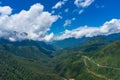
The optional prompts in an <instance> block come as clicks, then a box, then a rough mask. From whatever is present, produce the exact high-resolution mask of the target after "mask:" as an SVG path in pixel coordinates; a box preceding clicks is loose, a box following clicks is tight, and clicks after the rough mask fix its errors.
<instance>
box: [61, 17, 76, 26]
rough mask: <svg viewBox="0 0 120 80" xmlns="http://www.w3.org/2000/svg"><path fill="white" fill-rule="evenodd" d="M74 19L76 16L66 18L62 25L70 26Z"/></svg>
mask: <svg viewBox="0 0 120 80" xmlns="http://www.w3.org/2000/svg"><path fill="white" fill-rule="evenodd" d="M75 20H76V18H72V19H67V20H65V23H64V25H63V26H64V27H66V26H70V25H71V23H72V21H75Z"/></svg>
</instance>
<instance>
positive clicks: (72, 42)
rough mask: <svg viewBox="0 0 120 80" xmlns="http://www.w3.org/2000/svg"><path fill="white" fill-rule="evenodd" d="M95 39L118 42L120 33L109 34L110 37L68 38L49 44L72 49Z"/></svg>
mask: <svg viewBox="0 0 120 80" xmlns="http://www.w3.org/2000/svg"><path fill="white" fill-rule="evenodd" d="M97 37H101V38H103V39H105V40H108V41H111V42H112V41H115V40H120V33H116V34H111V35H106V36H105V35H100V36H95V37H83V38H78V39H75V38H68V39H65V40H59V41H54V42H52V43H51V44H52V45H54V46H56V47H57V48H62V49H63V48H68V47H69V48H74V47H77V46H80V45H81V44H83V43H86V42H87V41H89V40H91V39H94V38H97Z"/></svg>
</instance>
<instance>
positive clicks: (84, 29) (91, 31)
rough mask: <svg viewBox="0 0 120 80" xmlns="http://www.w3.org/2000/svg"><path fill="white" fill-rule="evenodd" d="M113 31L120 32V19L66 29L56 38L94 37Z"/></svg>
mask: <svg viewBox="0 0 120 80" xmlns="http://www.w3.org/2000/svg"><path fill="white" fill-rule="evenodd" d="M113 33H120V19H112V20H110V21H107V22H105V23H104V24H103V25H102V26H100V27H88V26H81V27H79V28H77V29H73V30H65V32H64V33H63V34H62V35H60V36H56V37H55V38H54V39H55V40H63V39H66V38H71V37H74V38H81V37H93V36H98V35H109V34H113Z"/></svg>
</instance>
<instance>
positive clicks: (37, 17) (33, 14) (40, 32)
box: [0, 3, 59, 41]
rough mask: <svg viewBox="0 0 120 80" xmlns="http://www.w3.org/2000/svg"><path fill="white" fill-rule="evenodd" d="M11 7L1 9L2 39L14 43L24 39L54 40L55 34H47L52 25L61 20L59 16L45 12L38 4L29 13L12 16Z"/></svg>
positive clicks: (24, 12) (0, 31)
mask: <svg viewBox="0 0 120 80" xmlns="http://www.w3.org/2000/svg"><path fill="white" fill-rule="evenodd" d="M11 13H12V9H11V8H10V7H9V6H4V7H0V14H2V15H0V37H4V38H7V39H9V40H12V41H16V40H22V39H32V40H44V41H49V40H50V39H52V36H53V35H54V34H53V33H51V34H47V32H48V31H49V30H50V27H51V25H52V24H53V23H54V22H55V21H56V20H57V19H58V18H59V16H57V15H52V14H51V13H49V12H47V11H44V6H43V5H41V4H39V3H37V4H34V5H32V6H31V7H30V9H29V10H28V11H26V10H22V11H21V12H20V13H17V14H11Z"/></svg>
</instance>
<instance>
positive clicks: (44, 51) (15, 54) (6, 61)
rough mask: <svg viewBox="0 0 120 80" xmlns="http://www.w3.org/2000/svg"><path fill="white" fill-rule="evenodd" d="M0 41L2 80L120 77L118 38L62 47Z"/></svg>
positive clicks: (105, 79) (116, 79) (102, 79)
mask: <svg viewBox="0 0 120 80" xmlns="http://www.w3.org/2000/svg"><path fill="white" fill-rule="evenodd" d="M0 42H2V43H1V44H0V68H1V70H0V79H1V80H72V79H74V80H81V79H82V80H120V65H119V61H120V59H119V55H120V54H119V53H120V41H119V40H118V39H115V40H111V39H110V40H108V38H107V39H104V38H102V37H95V38H91V39H88V40H86V41H85V42H83V43H82V44H81V43H80V44H79V46H76V47H69V48H63V49H58V48H57V49H56V47H55V46H52V45H50V44H46V43H43V42H34V41H29V40H28V41H22V42H9V41H5V40H1V41H0ZM23 43H24V44H23ZM5 76H6V77H5Z"/></svg>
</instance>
